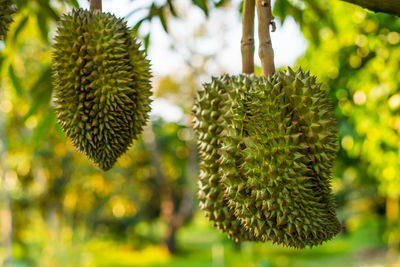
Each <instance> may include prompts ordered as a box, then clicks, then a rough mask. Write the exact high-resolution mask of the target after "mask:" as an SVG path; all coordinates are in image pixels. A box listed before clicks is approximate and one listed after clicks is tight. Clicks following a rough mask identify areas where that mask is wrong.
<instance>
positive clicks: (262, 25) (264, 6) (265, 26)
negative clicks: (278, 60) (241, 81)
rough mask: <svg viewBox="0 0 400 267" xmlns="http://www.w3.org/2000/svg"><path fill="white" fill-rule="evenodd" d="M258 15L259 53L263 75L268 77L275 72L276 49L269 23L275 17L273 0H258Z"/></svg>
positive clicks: (271, 22)
mask: <svg viewBox="0 0 400 267" xmlns="http://www.w3.org/2000/svg"><path fill="white" fill-rule="evenodd" d="M256 7H257V16H258V37H259V39H260V46H259V50H258V55H259V57H260V60H261V66H262V71H263V75H264V76H265V77H268V76H270V75H272V74H274V73H275V65H274V51H273V50H272V43H271V36H270V34H269V25H271V24H272V25H273V27H274V25H275V24H273V19H274V17H273V16H272V11H271V0H256Z"/></svg>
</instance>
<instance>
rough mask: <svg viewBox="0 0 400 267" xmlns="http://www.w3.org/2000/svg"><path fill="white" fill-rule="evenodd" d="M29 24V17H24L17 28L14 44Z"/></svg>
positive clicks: (13, 39)
mask: <svg viewBox="0 0 400 267" xmlns="http://www.w3.org/2000/svg"><path fill="white" fill-rule="evenodd" d="M27 22H28V17H27V16H25V17H23V18H22V20H20V21H19V23H18V26H17V27H16V28H15V31H14V35H13V37H12V41H13V42H15V41H16V40H17V38H18V35H19V34H20V32H21V31H22V30H23V29H24V27H25V25H26V23H27Z"/></svg>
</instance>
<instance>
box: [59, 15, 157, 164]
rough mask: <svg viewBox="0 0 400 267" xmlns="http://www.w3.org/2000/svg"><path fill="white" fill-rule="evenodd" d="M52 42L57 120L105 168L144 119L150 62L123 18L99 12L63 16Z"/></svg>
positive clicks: (132, 137)
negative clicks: (54, 41) (53, 43)
mask: <svg viewBox="0 0 400 267" xmlns="http://www.w3.org/2000/svg"><path fill="white" fill-rule="evenodd" d="M55 40H56V43H55V45H54V60H53V72H54V96H55V101H54V102H55V106H56V113H57V117H58V120H59V123H60V124H61V126H62V129H63V130H64V132H65V133H66V135H67V136H68V137H69V138H70V139H71V140H72V142H73V144H74V146H75V147H76V148H78V150H80V151H81V152H83V153H84V154H85V155H86V156H87V157H89V158H90V159H91V160H92V161H93V162H95V164H96V165H97V166H98V167H99V168H101V169H103V170H108V169H110V168H111V167H112V166H113V165H114V163H115V162H116V160H117V159H118V157H119V156H121V155H122V154H123V153H125V152H126V151H127V149H128V148H129V146H130V145H131V144H132V142H133V139H136V138H137V136H138V135H139V134H140V133H141V132H142V128H143V126H144V125H145V123H146V121H147V119H148V113H149V111H150V101H151V100H150V96H151V91H150V90H151V85H150V78H151V74H150V64H149V61H148V60H147V59H146V57H145V53H144V51H142V50H140V49H139V44H138V43H137V41H136V40H135V39H134V38H133V37H132V36H131V32H130V30H129V29H128V27H127V25H126V22H125V21H124V20H123V19H118V18H116V17H115V16H113V15H111V14H109V13H102V12H101V11H99V10H94V11H86V10H82V9H78V10H74V11H72V13H71V14H67V15H64V16H63V18H62V19H61V21H60V23H59V27H58V30H57V36H56V38H55Z"/></svg>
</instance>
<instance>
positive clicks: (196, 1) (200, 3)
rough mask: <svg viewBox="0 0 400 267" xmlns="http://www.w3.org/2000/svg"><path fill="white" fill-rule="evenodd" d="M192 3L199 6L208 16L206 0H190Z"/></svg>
mask: <svg viewBox="0 0 400 267" xmlns="http://www.w3.org/2000/svg"><path fill="white" fill-rule="evenodd" d="M192 2H193V4H194V5H196V6H198V7H200V9H201V10H203V12H204V14H205V15H206V16H207V17H208V6H207V0H192Z"/></svg>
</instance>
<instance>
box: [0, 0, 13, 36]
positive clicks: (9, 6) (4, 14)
mask: <svg viewBox="0 0 400 267" xmlns="http://www.w3.org/2000/svg"><path fill="white" fill-rule="evenodd" d="M15 12H16V8H15V0H0V40H2V39H4V37H5V36H6V35H7V32H8V26H9V25H10V23H11V22H13V17H12V16H13V14H14V13H15Z"/></svg>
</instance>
